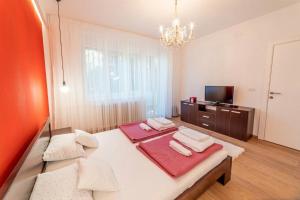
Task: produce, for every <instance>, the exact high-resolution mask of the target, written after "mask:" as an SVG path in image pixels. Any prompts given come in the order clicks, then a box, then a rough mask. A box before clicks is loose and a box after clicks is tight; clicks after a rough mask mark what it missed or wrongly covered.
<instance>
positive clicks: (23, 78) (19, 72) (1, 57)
mask: <svg viewBox="0 0 300 200" xmlns="http://www.w3.org/2000/svg"><path fill="white" fill-rule="evenodd" d="M0 13H1V17H0V27H1V28H0V186H1V185H2V184H3V182H4V180H5V179H6V178H7V176H8V175H9V173H10V172H11V170H12V168H13V167H14V165H15V164H16V163H17V161H18V159H19V158H20V156H21V155H22V153H23V152H24V150H25V149H26V147H27V146H28V145H29V143H30V141H31V140H32V139H33V137H34V136H35V134H36V133H37V132H38V130H39V128H40V127H42V125H43V123H44V122H45V120H46V119H47V117H48V115H49V114H48V113H49V111H48V98H47V86H46V73H45V63H44V51H43V39H42V24H41V22H40V20H39V18H38V16H37V15H36V13H35V10H34V7H33V5H32V3H31V1H30V0H9V1H0Z"/></svg>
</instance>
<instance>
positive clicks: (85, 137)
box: [75, 129, 98, 148]
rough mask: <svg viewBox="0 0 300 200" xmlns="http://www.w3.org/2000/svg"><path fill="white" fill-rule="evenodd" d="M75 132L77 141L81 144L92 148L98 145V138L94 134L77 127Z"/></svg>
mask: <svg viewBox="0 0 300 200" xmlns="http://www.w3.org/2000/svg"><path fill="white" fill-rule="evenodd" d="M75 133H76V142H78V143H79V144H81V145H83V146H86V147H90V148H97V147H98V140H97V138H96V137H95V136H94V135H92V134H90V133H88V132H85V131H82V130H77V129H75Z"/></svg>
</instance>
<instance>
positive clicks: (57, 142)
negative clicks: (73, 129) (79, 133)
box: [43, 133, 85, 161]
mask: <svg viewBox="0 0 300 200" xmlns="http://www.w3.org/2000/svg"><path fill="white" fill-rule="evenodd" d="M82 156H85V151H84V149H83V147H82V145H81V144H78V143H77V142H76V141H75V134H74V133H69V134H62V135H55V136H53V137H52V138H51V140H50V143H49V146H48V147H47V149H46V151H45V152H44V156H43V160H44V161H57V160H66V159H71V158H78V157H82Z"/></svg>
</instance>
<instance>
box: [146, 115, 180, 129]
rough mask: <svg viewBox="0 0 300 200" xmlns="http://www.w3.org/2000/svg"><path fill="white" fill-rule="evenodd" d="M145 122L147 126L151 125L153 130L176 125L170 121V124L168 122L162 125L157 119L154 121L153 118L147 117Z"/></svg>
mask: <svg viewBox="0 0 300 200" xmlns="http://www.w3.org/2000/svg"><path fill="white" fill-rule="evenodd" d="M147 124H148V125H149V126H151V127H152V128H154V129H155V130H158V131H163V130H166V129H168V128H173V127H175V126H176V125H175V124H174V123H173V122H172V123H171V124H168V125H163V124H161V123H159V122H157V121H155V120H154V119H151V118H149V119H147Z"/></svg>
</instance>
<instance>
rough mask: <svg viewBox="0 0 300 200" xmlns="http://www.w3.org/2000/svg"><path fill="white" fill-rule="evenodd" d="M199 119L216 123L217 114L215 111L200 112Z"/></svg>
mask: <svg viewBox="0 0 300 200" xmlns="http://www.w3.org/2000/svg"><path fill="white" fill-rule="evenodd" d="M198 119H199V120H201V121H206V122H212V123H215V120H216V115H215V114H214V113H209V112H201V111H200V112H199V113H198Z"/></svg>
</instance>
